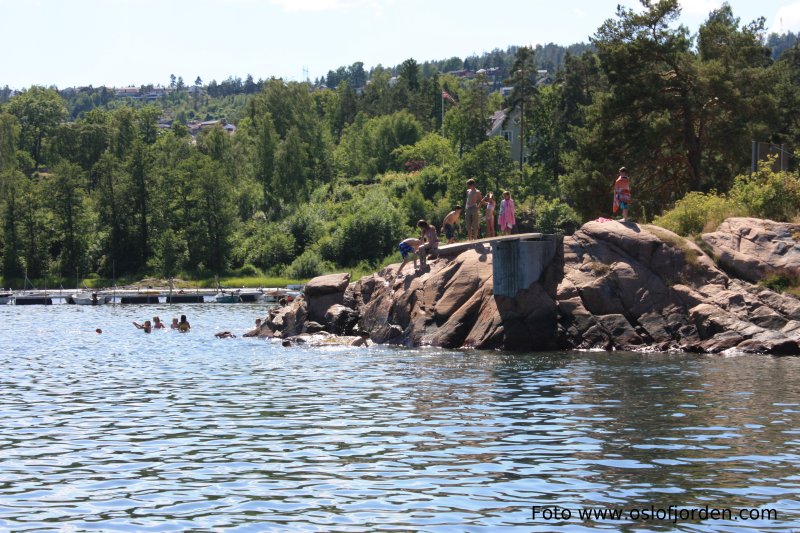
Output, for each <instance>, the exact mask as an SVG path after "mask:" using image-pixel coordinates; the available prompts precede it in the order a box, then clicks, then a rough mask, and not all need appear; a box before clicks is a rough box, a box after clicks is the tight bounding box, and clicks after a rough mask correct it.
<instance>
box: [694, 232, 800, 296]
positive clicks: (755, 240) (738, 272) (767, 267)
mask: <svg viewBox="0 0 800 533" xmlns="http://www.w3.org/2000/svg"><path fill="white" fill-rule="evenodd" d="M702 239H703V242H704V243H706V244H707V245H708V246H709V248H710V249H711V252H712V253H713V255H714V257H715V258H716V259H717V262H718V263H719V264H720V266H721V267H722V268H724V269H725V270H726V271H728V272H729V273H730V274H731V275H732V276H736V277H738V278H741V279H744V280H747V281H751V282H757V281H760V280H762V279H764V278H766V277H769V276H773V275H778V276H786V277H791V278H798V277H800V242H798V241H799V240H800V225H798V224H788V223H783V222H773V221H772V220H761V219H757V218H729V219H727V220H726V221H725V222H723V223H722V224H720V226H719V227H718V228H717V230H716V231H715V232H713V233H706V234H705V235H703V236H702Z"/></svg>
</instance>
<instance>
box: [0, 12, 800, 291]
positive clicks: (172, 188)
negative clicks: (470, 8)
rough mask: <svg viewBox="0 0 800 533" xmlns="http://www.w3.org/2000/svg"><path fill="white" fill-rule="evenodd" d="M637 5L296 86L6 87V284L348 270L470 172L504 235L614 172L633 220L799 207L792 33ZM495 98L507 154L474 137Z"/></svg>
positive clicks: (363, 264) (548, 221) (1, 251)
mask: <svg viewBox="0 0 800 533" xmlns="http://www.w3.org/2000/svg"><path fill="white" fill-rule="evenodd" d="M643 6H644V10H643V11H633V10H630V9H626V8H624V7H619V8H618V9H617V12H616V13H615V14H614V16H612V17H611V18H609V19H608V20H607V21H605V22H604V23H603V24H602V26H600V27H599V28H598V30H597V32H596V34H595V35H594V36H593V38H592V39H591V42H590V43H586V44H582V45H573V46H570V47H562V46H558V45H552V44H551V45H546V46H537V47H535V48H531V47H515V46H513V47H509V48H508V49H507V50H505V51H502V50H495V51H494V52H491V53H488V54H485V55H483V56H481V57H469V58H466V59H464V60H461V59H459V58H451V59H447V60H441V61H426V62H424V63H421V64H420V63H418V62H417V61H415V60H414V59H408V60H406V61H404V62H403V63H402V64H401V65H397V66H395V67H387V68H384V67H381V66H380V65H379V66H376V67H373V68H370V69H369V70H366V69H365V68H364V65H363V63H360V62H356V63H353V64H352V65H350V66H344V67H339V68H337V69H336V70H331V71H330V72H328V75H327V76H326V77H324V78H318V79H316V80H313V81H311V80H309V81H306V82H286V81H284V80H281V79H276V78H270V79H267V80H258V81H255V80H254V79H253V77H252V76H250V75H248V76H247V77H246V79H245V80H244V81H242V80H241V79H240V78H229V79H227V80H224V81H222V82H220V83H217V81H216V80H214V81H211V82H210V83H208V84H204V83H203V81H202V80H201V79H200V78H199V77H198V78H197V79H195V80H194V83H193V84H192V85H187V84H185V83H184V81H183V79H182V78H181V77H178V76H175V75H173V76H172V77H171V79H170V80H169V84H167V85H166V87H165V88H164V90H161V91H159V92H158V96H156V97H147V96H146V95H148V94H152V93H153V90H154V89H155V87H153V86H142V87H140V88H139V90H138V91H137V92H136V97H127V98H124V97H119V96H117V94H116V92H115V90H114V89H112V88H106V87H101V88H92V87H82V88H69V89H62V90H58V89H57V88H55V87H41V86H32V87H29V88H27V89H24V90H21V91H11V90H10V89H9V88H8V87H6V88H5V89H4V90H2V91H0V220H1V221H2V223H1V224H0V275H1V276H2V281H3V284H4V285H21V280H23V279H24V278H26V277H27V278H30V279H44V278H47V279H55V280H75V279H76V278H92V277H94V278H98V277H101V278H107V279H110V278H119V277H125V276H128V277H144V276H151V275H152V276H159V277H165V278H168V277H173V276H175V277H183V278H194V279H198V278H204V277H205V278H207V277H211V276H214V275H231V274H237V275H240V276H283V277H286V278H291V279H308V278H309V277H312V276H315V275H318V274H321V273H325V272H331V271H335V270H337V269H350V270H352V271H354V272H361V273H366V272H371V271H373V270H375V269H377V268H380V267H381V266H382V265H384V264H387V263H389V262H395V261H399V254H398V253H397V251H396V250H397V243H398V242H399V241H400V240H402V239H404V238H406V237H410V236H414V235H416V234H417V230H416V229H415V227H414V226H415V224H416V222H417V220H419V219H426V220H428V221H431V222H433V223H434V224H436V225H439V226H440V225H441V220H442V218H443V217H444V215H445V214H446V213H447V212H449V211H450V210H451V209H452V208H453V206H455V205H457V204H463V201H464V190H465V185H464V183H465V181H466V180H467V179H468V178H474V179H475V180H476V181H477V182H478V187H479V189H481V190H482V191H483V192H484V193H485V192H487V191H494V193H495V194H499V193H500V192H502V191H503V190H509V191H510V192H511V193H512V195H513V196H514V198H515V199H516V201H517V206H518V219H519V231H531V230H536V231H543V232H548V233H552V232H570V231H573V230H574V229H575V228H576V227H578V226H579V225H580V224H581V223H583V222H585V221H586V220H590V219H593V218H596V217H598V216H610V215H611V204H612V197H611V190H612V184H613V180H614V178H615V177H616V170H617V169H618V168H619V167H620V166H621V165H625V166H626V167H627V168H628V169H629V170H630V172H631V182H632V188H633V204H632V215H633V218H634V219H635V220H637V221H640V222H650V221H653V220H656V222H661V223H663V224H664V225H666V226H667V227H670V228H671V229H674V230H676V231H680V232H682V233H683V234H691V233H693V232H699V231H702V230H703V229H704V228H705V226H706V225H707V224H708V223H709V222H710V220H711V219H710V217H712V215H713V216H714V217H717V218H719V217H724V216H726V215H729V214H753V215H757V216H758V215H765V214H768V215H770V216H773V217H775V218H781V219H786V220H793V219H794V218H796V217H797V216H798V212H797V210H798V207H797V206H800V185H799V183H800V178H798V175H797V168H798V165H797V152H792V150H796V149H798V148H800V45H798V38H797V36H796V35H794V34H792V33H788V34H785V35H776V34H771V35H767V32H766V30H765V21H764V19H759V20H755V21H750V22H745V23H742V22H741V21H740V20H739V18H737V17H736V16H735V14H734V13H733V12H732V10H731V8H730V7H729V6H728V5H727V4H724V5H723V6H722V7H721V8H719V9H717V10H715V11H712V12H711V13H709V15H708V18H707V19H706V21H705V22H704V23H703V24H702V25H701V27H700V28H699V30H698V32H697V33H696V34H691V33H690V32H689V30H688V29H687V28H686V27H684V26H679V25H676V24H675V22H676V21H677V19H678V15H679V9H680V8H679V5H678V0H661V1H659V2H646V3H643ZM542 71H547V73H546V74H544V73H543V72H542ZM445 93H446V95H447V98H445V97H444V94H445ZM500 110H504V111H505V112H506V115H507V116H508V117H509V118H508V119H507V120H508V121H515V124H516V125H517V126H518V127H519V128H521V130H522V135H519V136H518V139H514V140H512V142H519V143H520V145H521V148H522V149H523V153H525V154H526V156H525V157H524V159H523V158H521V159H520V160H515V159H512V155H511V154H512V151H511V148H512V147H511V145H510V143H509V141H508V140H506V139H505V138H504V137H502V136H493V137H490V136H488V135H487V132H488V131H489V129H490V126H491V117H492V115H493V114H494V113H495V112H497V111H500ZM200 122H206V124H200ZM226 125H233V126H235V128H225V127H224V126H226ZM505 127H509V126H505ZM753 141H759V142H764V143H773V144H775V145H779V146H780V145H782V146H784V147H788V148H787V150H788V151H790V152H791V154H790V157H789V161H790V169H788V170H783V171H775V170H774V169H773V168H772V167H771V166H770V164H769V162H768V163H766V164H764V165H762V166H761V167H760V168H759V170H758V171H757V172H751V163H752V161H751V154H752V150H751V147H752V143H753ZM769 195H772V196H769ZM715 220H716V219H715ZM64 283H66V282H65V281H64Z"/></svg>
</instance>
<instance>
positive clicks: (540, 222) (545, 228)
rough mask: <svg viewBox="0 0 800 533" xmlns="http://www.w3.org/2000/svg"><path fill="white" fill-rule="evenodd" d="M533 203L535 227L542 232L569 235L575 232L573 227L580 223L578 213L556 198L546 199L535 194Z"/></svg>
mask: <svg viewBox="0 0 800 533" xmlns="http://www.w3.org/2000/svg"><path fill="white" fill-rule="evenodd" d="M534 205H535V213H536V224H535V227H536V229H537V230H539V231H540V232H542V233H566V234H568V235H571V234H572V233H574V232H575V228H577V227H578V226H580V224H581V220H580V217H579V216H578V213H576V212H575V210H574V209H572V208H571V207H570V206H569V205H567V204H565V203H564V202H562V201H561V200H559V199H558V198H553V199H551V200H547V199H545V198H543V197H541V196H537V197H536V201H535V202H534Z"/></svg>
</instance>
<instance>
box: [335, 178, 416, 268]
mask: <svg viewBox="0 0 800 533" xmlns="http://www.w3.org/2000/svg"><path fill="white" fill-rule="evenodd" d="M348 211H349V213H348V214H346V215H344V216H343V217H342V218H340V219H339V220H338V221H337V225H336V229H335V231H334V232H333V234H332V235H331V241H330V244H329V245H328V246H327V247H326V249H325V257H326V259H328V260H331V261H333V262H335V263H336V264H339V265H344V266H351V265H355V264H357V263H358V262H359V261H362V260H366V261H376V260H379V259H381V258H383V257H384V256H386V255H387V254H388V253H390V252H391V251H392V249H393V248H394V247H395V246H397V243H398V242H400V241H401V240H402V239H403V238H405V237H403V235H404V234H405V233H406V232H408V233H411V230H410V229H406V228H405V227H404V221H403V216H402V214H401V212H400V210H399V209H398V208H397V207H395V205H394V204H393V202H392V201H391V200H390V199H389V198H387V197H386V196H385V195H384V194H382V193H381V192H379V191H370V192H369V193H367V195H366V196H365V197H364V198H363V199H358V200H355V201H354V202H352V203H351V205H350V206H349V208H348ZM414 233H416V232H414Z"/></svg>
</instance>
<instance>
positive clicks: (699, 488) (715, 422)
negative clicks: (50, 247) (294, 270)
mask: <svg viewBox="0 0 800 533" xmlns="http://www.w3.org/2000/svg"><path fill="white" fill-rule="evenodd" d="M264 310H265V307H259V306H253V305H230V306H226V305H221V304H216V305H215V304H206V305H185V306H166V305H161V306H119V305H115V306H106V307H97V308H92V307H76V306H61V305H59V306H52V307H39V306H32V307H15V306H3V307H0V323H2V324H3V335H4V341H3V347H2V348H0V368H2V372H1V373H0V398H2V403H0V411H1V412H0V529H3V530H13V531H24V530H61V531H81V530H103V531H114V530H122V531H180V530H189V529H195V530H196V529H200V530H222V529H226V530H233V531H263V530H312V531H374V530H380V529H396V530H426V531H465V530H469V531H497V530H505V529H509V530H513V529H517V528H518V529H519V530H524V531H552V530H553V529H556V528H559V527H563V528H564V529H566V530H577V531H591V530H616V529H619V528H624V529H628V530H635V529H641V530H655V531H659V530H660V531H666V530H671V529H678V530H683V531H734V530H735V531H741V530H750V531H764V530H776V531H777V530H781V531H789V530H791V528H792V527H798V525H800V498H798V493H800V429H798V423H799V422H800V359H798V358H772V357H758V356H746V357H722V356H698V355H680V354H666V355H665V354H660V355H642V354H631V353H611V354H609V353H598V352H595V353H577V352H575V353H567V354H563V353H558V354H507V353H497V352H488V353H487V352H457V351H443V350H435V349H417V350H403V349H395V348H388V347H372V348H368V349H364V348H350V347H329V348H317V349H302V348H283V347H281V346H279V345H275V344H272V343H269V342H267V341H264V340H256V339H242V338H237V339H226V340H220V339H216V338H214V337H213V333H214V332H216V331H220V330H223V329H230V330H233V331H234V332H236V333H241V332H243V331H244V330H246V329H247V328H248V327H249V326H250V325H251V324H252V323H253V321H254V319H255V318H256V317H257V316H262V315H263V314H264ZM182 313H185V314H187V315H188V317H189V321H190V322H191V323H192V328H193V329H192V331H191V332H190V333H189V334H185V335H182V334H179V333H177V332H173V331H156V332H154V333H153V334H151V335H146V334H144V333H143V332H141V331H139V330H136V329H135V328H134V327H133V326H132V325H131V321H132V320H136V321H138V322H142V321H143V320H145V319H148V318H152V316H153V315H156V314H158V315H159V316H160V317H161V318H162V319H163V320H165V321H166V322H169V320H170V319H171V318H172V316H178V315H180V314H182ZM97 327H101V328H102V329H103V333H102V334H101V335H98V334H95V333H94V330H95V328H97ZM533 506H536V507H539V508H540V509H538V510H537V511H538V512H539V514H538V516H537V518H536V519H533V517H532V507H533ZM543 506H556V507H558V508H559V509H560V510H558V513H561V514H559V515H557V517H556V516H553V515H552V514H551V515H550V517H549V518H548V519H545V518H543V517H542V516H541V513H542V509H541V507H543ZM651 506H652V508H653V511H654V512H655V511H656V510H658V509H665V510H666V509H668V508H669V507H670V506H675V507H674V509H682V510H684V511H685V512H689V511H690V510H692V509H694V510H698V509H703V508H706V506H708V507H709V508H710V509H721V510H724V509H731V510H732V511H729V512H731V513H738V512H739V511H740V510H743V509H744V510H748V512H749V510H753V509H755V511H754V512H755V514H759V513H764V512H766V513H769V512H772V510H774V512H775V513H777V517H776V516H775V515H769V514H767V515H766V516H765V517H764V518H763V519H756V520H743V519H739V518H738V516H735V517H734V516H730V517H722V518H720V517H717V518H716V519H713V520H712V519H706V520H698V519H695V520H691V519H690V518H689V517H687V518H689V519H686V520H677V521H675V522H673V520H672V519H669V518H668V519H666V520H651V519H647V520H644V519H642V517H641V516H639V520H631V519H630V518H631V517H630V512H631V510H632V509H636V510H641V509H650V508H651ZM583 508H586V509H589V508H595V509H598V510H599V509H605V508H608V509H617V510H623V511H625V512H626V513H628V514H627V515H626V518H625V519H622V518H621V519H619V520H615V519H611V518H606V519H605V520H604V519H594V518H593V519H586V520H581V519H580V518H579V517H578V516H577V513H578V510H579V509H583ZM548 509H549V510H550V512H552V511H553V509H552V507H548ZM565 509H566V510H569V512H570V513H571V516H570V517H569V519H564V514H563V513H564V510H565ZM698 512H699V511H698ZM697 516H698V515H696V517H697ZM753 516H755V515H753ZM662 517H664V516H663V515H662ZM728 518H730V519H728Z"/></svg>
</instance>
